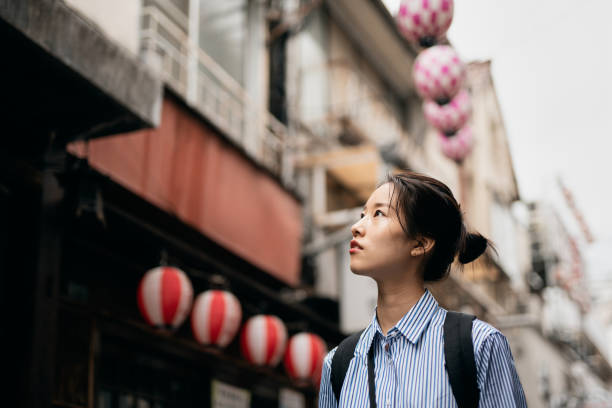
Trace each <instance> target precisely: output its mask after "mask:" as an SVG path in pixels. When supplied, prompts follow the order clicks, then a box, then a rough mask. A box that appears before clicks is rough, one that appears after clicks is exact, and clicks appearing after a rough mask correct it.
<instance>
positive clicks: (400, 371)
mask: <svg viewBox="0 0 612 408" xmlns="http://www.w3.org/2000/svg"><path fill="white" fill-rule="evenodd" d="M445 317H446V310H445V309H443V308H442V307H440V306H439V305H438V302H437V301H436V299H435V298H434V297H433V295H432V294H431V293H430V292H429V290H427V289H426V290H425V293H424V294H423V296H422V297H421V298H420V299H419V301H418V302H417V303H416V304H415V305H414V306H413V307H412V308H411V309H410V311H409V312H408V313H407V314H406V315H404V317H402V319H401V320H400V321H399V322H397V324H396V325H395V326H394V327H393V328H392V329H391V330H389V333H388V334H387V336H385V335H384V334H383V332H382V330H381V328H380V326H379V325H378V320H377V319H376V313H374V317H373V318H372V322H371V323H370V325H369V326H368V327H367V328H366V329H365V330H364V331H363V333H362V335H361V337H360V338H359V341H358V342H357V346H356V347H355V356H354V358H353V359H352V360H351V363H350V365H349V367H348V370H347V372H346V378H345V379H344V385H343V387H342V392H341V393H340V404H339V406H340V407H350V408H360V407H369V406H370V400H369V396H368V371H367V359H368V351H369V349H370V347H374V348H375V349H374V367H375V370H374V372H375V383H376V403H377V406H378V407H379V408H386V407H441V408H442V407H444V408H446V407H448V408H451V407H457V403H456V401H455V398H454V396H453V391H452V389H451V385H450V382H449V379H448V374H447V372H446V369H445V367H444V341H443V325H444V319H445ZM472 341H473V343H474V357H475V359H476V371H477V382H478V388H479V389H480V404H479V407H496V408H497V407H526V406H527V404H526V402H525V394H524V392H523V387H522V386H521V383H520V381H519V378H518V375H517V373H516V369H515V367H514V360H513V358H512V353H511V351H510V346H509V345H508V341H507V340H506V337H505V336H504V335H503V334H502V333H501V332H499V331H498V330H497V329H495V328H494V327H493V326H491V325H489V324H488V323H485V322H483V321H481V320H478V319H476V320H474V322H473V325H472ZM335 352H336V349H335V348H334V349H333V350H332V351H330V352H329V353H328V354H327V356H326V357H325V362H324V364H323V372H322V376H321V389H320V391H319V408H331V407H337V406H338V404H337V403H336V399H335V397H334V392H333V391H332V387H331V383H330V379H329V375H330V372H331V361H332V357H333V356H334V353H335Z"/></svg>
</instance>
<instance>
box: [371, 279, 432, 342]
mask: <svg viewBox="0 0 612 408" xmlns="http://www.w3.org/2000/svg"><path fill="white" fill-rule="evenodd" d="M377 283H378V305H377V307H376V317H377V319H378V324H379V325H380V328H381V329H382V332H383V333H384V334H385V336H386V335H387V332H388V331H389V330H391V328H392V327H393V326H395V324H396V323H397V322H398V321H399V320H400V319H401V318H402V317H404V315H405V314H406V313H408V311H409V310H410V309H411V308H412V307H413V306H414V305H415V304H416V302H418V301H419V299H420V298H421V297H422V296H423V293H425V288H424V286H423V282H410V281H409V282H388V281H384V282H382V281H381V282H377Z"/></svg>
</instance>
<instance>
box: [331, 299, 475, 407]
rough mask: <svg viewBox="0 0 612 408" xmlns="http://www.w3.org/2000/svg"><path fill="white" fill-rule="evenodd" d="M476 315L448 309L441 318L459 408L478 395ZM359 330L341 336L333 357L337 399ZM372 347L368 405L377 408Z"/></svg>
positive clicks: (334, 388)
mask: <svg viewBox="0 0 612 408" xmlns="http://www.w3.org/2000/svg"><path fill="white" fill-rule="evenodd" d="M475 318H476V317H475V316H472V315H469V314H465V313H459V312H451V311H448V312H447V313H446V319H445V320H444V360H445V366H446V371H447V372H448V378H449V380H450V384H451V388H452V390H453V395H454V397H455V400H456V401H457V405H458V406H459V408H476V407H478V401H479V398H480V393H479V390H478V383H477V379H476V363H475V361H474V346H473V344H472V321H473V320H474V319H475ZM361 333H363V330H362V331H361V332H359V333H355V334H353V335H351V336H349V337H347V338H346V339H344V340H343V341H342V342H341V343H340V344H339V345H338V348H337V349H336V353H335V354H334V357H333V358H332V363H331V373H330V382H331V385H332V389H333V391H334V396H335V397H336V401H337V402H339V401H340V391H341V390H342V384H343V383H344V377H346V371H347V370H348V367H349V364H350V362H351V360H352V359H353V355H354V353H355V347H356V346H357V342H358V341H359V337H360V336H361ZM373 350H374V348H373V347H371V348H370V352H369V353H368V387H369V397H370V407H371V408H376V391H375V385H374V352H373Z"/></svg>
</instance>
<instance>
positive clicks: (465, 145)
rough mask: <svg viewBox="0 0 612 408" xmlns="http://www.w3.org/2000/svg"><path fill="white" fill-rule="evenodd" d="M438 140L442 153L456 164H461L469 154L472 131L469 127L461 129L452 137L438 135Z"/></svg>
mask: <svg viewBox="0 0 612 408" xmlns="http://www.w3.org/2000/svg"><path fill="white" fill-rule="evenodd" d="M438 138H439V139H440V145H441V147H442V153H444V155H445V156H446V157H448V158H449V159H452V160H454V161H456V162H457V163H461V162H462V161H463V159H465V158H466V157H467V155H468V154H470V152H471V151H472V146H473V144H474V140H473V136H472V129H471V128H470V127H469V126H464V127H462V128H461V129H459V131H458V132H457V133H456V134H455V135H454V136H446V135H445V134H444V133H438Z"/></svg>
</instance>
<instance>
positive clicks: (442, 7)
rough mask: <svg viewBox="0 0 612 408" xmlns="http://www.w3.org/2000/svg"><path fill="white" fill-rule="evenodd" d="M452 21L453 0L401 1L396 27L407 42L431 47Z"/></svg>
mask: <svg viewBox="0 0 612 408" xmlns="http://www.w3.org/2000/svg"><path fill="white" fill-rule="evenodd" d="M452 21H453V0H403V1H402V2H401V4H400V8H399V12H398V13H397V25H398V27H399V29H400V31H401V32H402V34H403V35H404V37H406V38H407V39H408V40H409V41H412V42H414V43H418V44H420V45H421V46H422V47H431V46H432V45H434V44H435V43H436V42H437V40H438V39H439V38H440V37H442V36H443V35H444V33H446V31H447V30H448V27H450V25H451V22H452Z"/></svg>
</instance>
